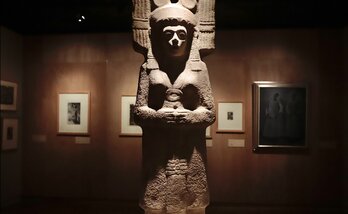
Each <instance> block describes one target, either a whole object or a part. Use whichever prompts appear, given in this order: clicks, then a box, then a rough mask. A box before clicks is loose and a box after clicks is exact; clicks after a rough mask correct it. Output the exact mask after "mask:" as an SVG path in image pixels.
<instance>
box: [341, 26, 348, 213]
mask: <svg viewBox="0 0 348 214" xmlns="http://www.w3.org/2000/svg"><path fill="white" fill-rule="evenodd" d="M343 38H344V55H343V56H344V59H343V61H344V73H345V78H344V79H343V80H344V82H347V81H348V27H346V28H345V29H344V34H343ZM344 92H345V94H344V96H343V97H344V102H345V103H344V106H348V96H347V92H348V84H345V89H344ZM343 112H344V119H343V121H342V126H343V127H344V132H343V133H342V136H343V150H342V151H343V155H342V156H343V162H344V165H343V173H344V175H343V178H345V179H347V178H348V155H347V154H348V135H347V134H346V133H348V123H347V121H348V112H347V111H343ZM344 185H345V186H344V194H343V197H344V199H345V200H344V204H345V209H346V211H347V210H348V182H344Z"/></svg>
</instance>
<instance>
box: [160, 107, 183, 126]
mask: <svg viewBox="0 0 348 214" xmlns="http://www.w3.org/2000/svg"><path fill="white" fill-rule="evenodd" d="M188 113H189V111H188V110H179V111H177V110H175V109H166V110H161V114H162V115H163V117H162V119H163V121H164V122H165V123H168V124H179V123H186V122H187V115H188Z"/></svg>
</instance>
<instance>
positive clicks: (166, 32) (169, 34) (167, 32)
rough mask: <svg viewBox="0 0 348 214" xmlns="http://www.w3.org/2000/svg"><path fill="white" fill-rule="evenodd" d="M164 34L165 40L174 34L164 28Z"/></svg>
mask: <svg viewBox="0 0 348 214" xmlns="http://www.w3.org/2000/svg"><path fill="white" fill-rule="evenodd" d="M164 36H165V38H166V39H167V40H170V39H171V38H173V36H174V31H172V30H166V31H164Z"/></svg>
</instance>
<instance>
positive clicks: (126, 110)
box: [121, 96, 142, 136]
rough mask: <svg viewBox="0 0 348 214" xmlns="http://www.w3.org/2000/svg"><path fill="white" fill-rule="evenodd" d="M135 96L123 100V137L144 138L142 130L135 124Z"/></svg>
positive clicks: (123, 97)
mask: <svg viewBox="0 0 348 214" xmlns="http://www.w3.org/2000/svg"><path fill="white" fill-rule="evenodd" d="M135 100H136V97H135V96H122V98H121V135H124V136H142V129H141V127H140V126H138V125H136V124H135V122H134V114H133V112H134V107H135Z"/></svg>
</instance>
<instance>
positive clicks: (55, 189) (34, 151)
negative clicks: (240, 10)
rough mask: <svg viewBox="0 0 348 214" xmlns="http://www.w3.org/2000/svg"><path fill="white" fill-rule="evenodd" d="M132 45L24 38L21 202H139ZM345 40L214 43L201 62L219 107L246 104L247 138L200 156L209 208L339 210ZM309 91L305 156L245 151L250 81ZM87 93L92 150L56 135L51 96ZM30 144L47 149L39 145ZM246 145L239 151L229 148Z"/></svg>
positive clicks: (296, 34)
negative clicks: (130, 119) (128, 128)
mask: <svg viewBox="0 0 348 214" xmlns="http://www.w3.org/2000/svg"><path fill="white" fill-rule="evenodd" d="M131 39H132V35H131V34H96V35H60V36H28V37H26V38H25V42H24V60H25V61H24V80H25V82H24V103H25V108H24V121H25V124H24V139H25V141H24V154H23V155H24V156H23V158H24V161H23V174H24V177H23V179H24V181H23V188H24V190H23V193H24V195H26V196H46V197H83V198H98V199H101V198H104V199H121V200H136V199H137V197H138V187H139V184H140V174H141V138H139V137H121V136H120V117H121V115H120V114H121V112H120V108H121V104H120V100H121V96H122V95H135V94H136V90H137V81H138V72H139V67H140V66H141V64H142V62H143V58H142V56H141V55H139V54H137V53H135V52H134V51H133V50H132V40H131ZM342 56H343V48H342V30H332V29H330V30H241V31H224V32H220V31H218V32H217V37H216V50H215V52H214V53H213V54H212V55H210V56H208V57H207V58H206V59H205V62H206V63H207V66H208V69H209V73H210V81H211V85H212V89H213V93H214V97H215V101H216V104H217V103H218V102H220V101H243V102H244V107H245V133H244V134H221V133H216V130H217V124H216V123H215V124H214V125H213V126H212V139H213V147H209V148H208V178H209V184H210V192H211V201H213V202H222V203H223V202H226V203H232V204H244V205H245V204H247V205H248V204H249V205H255V204H258V205H260V204H261V205H271V206H272V205H281V206H283V205H284V206H299V205H301V206H302V205H304V206H306V205H308V206H312V205H319V206H327V205H330V206H331V205H332V206H334V205H337V204H339V203H340V202H341V199H342V197H341V187H342V174H341V173H342V170H341V169H342V163H341V160H342V159H341V154H342V153H341V150H340V148H341V147H342V136H344V135H343V134H342V133H343V129H342V128H343V127H342V124H343V123H342V114H341V112H342V111H343V105H342V104H343V100H342V99H341V97H342V96H343V95H344V93H343V91H344V84H343V83H344V81H342V78H343V75H344V72H343V59H342ZM261 80H267V81H282V82H294V83H296V82H301V83H308V85H309V121H308V127H309V130H308V133H309V147H310V148H309V151H308V152H307V153H272V154H270V153H262V154H259V153H258V154H256V153H253V152H252V93H251V84H252V82H253V81H261ZM73 91H90V92H91V132H90V140H91V143H90V144H85V145H81V144H76V143H74V142H75V138H74V137H73V136H70V137H69V136H58V135H57V93H59V92H73ZM37 136H41V137H44V138H41V139H45V140H42V141H40V142H39V141H38V140H37V139H36V137H37ZM239 138H242V139H245V147H243V148H232V147H228V146H227V141H228V139H239Z"/></svg>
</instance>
